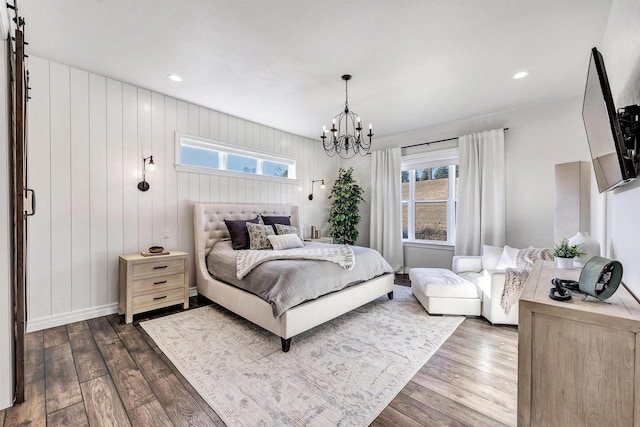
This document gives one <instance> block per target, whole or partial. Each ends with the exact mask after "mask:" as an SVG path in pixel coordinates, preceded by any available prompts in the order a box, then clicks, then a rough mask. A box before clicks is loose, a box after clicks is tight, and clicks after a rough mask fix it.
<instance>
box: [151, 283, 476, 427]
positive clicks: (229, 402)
mask: <svg viewBox="0 0 640 427" xmlns="http://www.w3.org/2000/svg"><path fill="white" fill-rule="evenodd" d="M394 294H395V298H394V299H393V300H388V299H387V297H382V298H379V299H377V300H375V301H373V302H371V303H369V304H367V305H365V306H363V307H360V308H359V309H357V310H354V311H353V312H350V313H347V314H345V315H343V316H341V317H339V318H337V319H334V320H332V321H330V322H327V323H325V324H324V325H321V326H318V327H316V328H314V329H312V330H310V331H307V332H305V333H302V334H300V335H298V336H296V337H294V338H293V340H292V343H291V350H290V351H289V352H288V353H283V352H282V351H281V349H280V338H278V337H276V336H275V335H273V334H271V333H270V332H267V331H265V330H263V329H262V328H260V327H258V326H255V325H253V324H251V323H249V322H248V321H246V320H244V319H242V318H240V317H238V316H236V315H234V314H232V313H230V312H228V311H226V310H223V309H220V308H218V307H217V306H215V307H214V306H209V307H202V308H198V309H195V310H189V311H185V312H182V313H177V314H174V315H171V316H166V317H161V318H157V319H153V320H149V321H146V322H141V323H140V325H141V326H142V327H143V328H144V330H145V331H147V333H148V334H149V335H150V336H151V337H152V338H153V340H154V341H155V342H156V343H157V344H158V346H159V347H160V349H162V351H163V352H164V354H165V355H167V357H168V358H169V359H170V360H171V362H173V364H174V365H175V366H176V367H177V368H178V370H179V371H180V372H181V373H182V374H183V375H184V377H185V378H186V379H187V380H188V381H189V382H190V383H191V385H192V386H193V387H194V388H195V389H196V390H197V391H198V393H200V395H201V396H202V397H203V398H204V399H205V400H206V401H207V403H208V404H209V405H210V406H211V408H213V410H215V411H216V413H217V414H218V415H219V416H220V418H222V420H223V421H224V422H225V423H227V425H229V426H303V425H304V426H323V427H324V426H334V425H336V426H337V425H340V426H366V425H368V424H370V423H371V422H372V421H373V420H374V419H375V418H376V417H377V416H378V415H379V414H380V412H382V410H383V409H384V408H385V407H386V406H387V405H388V404H389V402H391V400H392V399H393V398H394V397H395V396H396V394H398V393H399V392H400V390H402V388H403V387H404V386H405V384H407V383H408V382H409V381H410V380H411V378H412V377H413V376H414V375H415V373H416V372H417V371H418V370H419V369H420V368H421V367H422V365H424V363H425V362H426V361H427V360H429V358H430V357H431V356H432V355H433V354H434V353H435V352H436V350H437V349H438V348H439V347H440V346H441V345H442V343H443V342H444V341H445V340H446V339H447V338H448V337H449V335H451V334H452V333H453V331H455V329H456V328H457V327H458V325H460V323H461V322H462V320H463V319H464V318H463V317H442V316H429V315H428V314H427V313H426V311H425V310H424V308H422V306H421V305H420V304H419V303H418V301H417V300H416V299H415V298H414V297H413V295H411V289H410V288H407V287H403V286H397V285H396V287H395V290H394Z"/></svg>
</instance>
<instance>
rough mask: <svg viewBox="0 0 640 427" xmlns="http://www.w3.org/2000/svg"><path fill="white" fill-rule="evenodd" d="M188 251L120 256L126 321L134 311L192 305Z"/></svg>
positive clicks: (141, 311)
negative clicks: (190, 302)
mask: <svg viewBox="0 0 640 427" xmlns="http://www.w3.org/2000/svg"><path fill="white" fill-rule="evenodd" d="M187 256H188V254H187V253H185V252H178V251H171V252H170V253H169V255H157V256H147V257H145V256H142V255H140V254H131V255H121V256H120V310H121V311H122V312H124V314H125V322H126V323H131V322H132V321H133V315H134V314H138V313H144V312H145V311H150V310H155V309H157V308H162V307H168V306H170V305H175V304H182V305H183V307H184V308H185V309H186V308H189V267H188V265H189V263H188V260H187Z"/></svg>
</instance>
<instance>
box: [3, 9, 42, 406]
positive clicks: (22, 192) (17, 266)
mask: <svg viewBox="0 0 640 427" xmlns="http://www.w3.org/2000/svg"><path fill="white" fill-rule="evenodd" d="M14 22H15V24H16V30H15V35H14V36H13V37H9V39H8V43H9V46H8V49H7V51H8V55H9V61H7V62H8V64H9V65H8V66H9V70H8V71H9V77H10V78H9V81H10V88H9V89H10V90H9V110H10V121H9V123H10V125H9V126H10V127H9V138H10V141H11V146H12V168H13V171H12V172H13V199H12V203H13V248H14V253H13V275H14V284H13V309H14V313H13V314H14V326H15V403H22V402H24V357H25V354H24V353H25V322H26V316H27V310H26V303H25V295H26V286H27V277H26V271H27V270H26V262H27V217H28V216H30V215H33V214H34V213H35V195H34V193H33V191H32V190H29V189H28V188H27V145H26V140H27V139H26V129H27V123H26V118H27V99H28V95H27V93H28V87H29V72H28V71H27V70H26V67H25V56H26V55H25V53H24V45H25V43H24V21H23V20H22V18H20V17H19V16H17V13H16V19H15V20H14Z"/></svg>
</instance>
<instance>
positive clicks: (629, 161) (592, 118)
mask: <svg viewBox="0 0 640 427" xmlns="http://www.w3.org/2000/svg"><path fill="white" fill-rule="evenodd" d="M582 119H583V120H584V127H585V129H586V131H587V140H588V141H589V149H590V150H591V160H592V162H593V169H594V171H595V175H596V181H597V183H598V190H599V191H600V192H601V193H602V192H603V191H608V190H612V189H614V188H616V187H619V186H621V185H624V184H626V183H628V182H631V181H633V180H634V179H635V178H636V169H635V164H634V159H633V157H634V154H635V153H634V151H635V150H628V149H627V148H628V144H625V135H624V134H623V128H622V127H621V126H620V120H619V115H618V112H616V108H615V105H614V103H613V98H612V96H611V88H610V87H609V80H608V78H607V72H606V70H605V68H604V59H603V58H602V55H601V54H600V52H598V49H596V48H595V47H594V48H593V49H592V50H591V61H590V62H589V72H588V74H587V84H586V87H585V90H584V103H583V105H582Z"/></svg>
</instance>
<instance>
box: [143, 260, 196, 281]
mask: <svg viewBox="0 0 640 427" xmlns="http://www.w3.org/2000/svg"><path fill="white" fill-rule="evenodd" d="M181 271H184V260H183V259H173V260H161V259H159V260H157V261H154V262H145V263H144V264H136V265H134V266H133V276H134V277H135V276H146V275H149V274H154V275H166V274H172V273H178V272H181Z"/></svg>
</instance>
